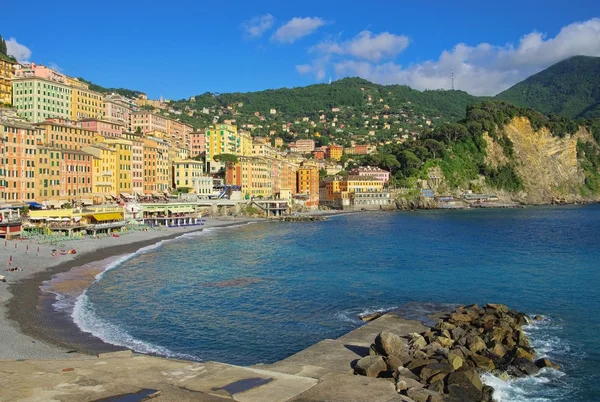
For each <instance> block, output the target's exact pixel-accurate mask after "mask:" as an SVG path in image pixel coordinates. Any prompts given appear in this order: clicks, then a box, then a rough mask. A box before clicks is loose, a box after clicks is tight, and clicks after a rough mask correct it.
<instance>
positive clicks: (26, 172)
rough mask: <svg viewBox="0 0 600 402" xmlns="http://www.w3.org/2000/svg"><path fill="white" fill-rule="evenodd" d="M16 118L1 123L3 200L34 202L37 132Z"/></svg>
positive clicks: (0, 196) (0, 143) (0, 171)
mask: <svg viewBox="0 0 600 402" xmlns="http://www.w3.org/2000/svg"><path fill="white" fill-rule="evenodd" d="M14 117H15V119H14V120H13V119H10V118H6V119H2V120H0V162H1V163H0V199H4V200H5V201H8V202H24V201H34V200H35V196H36V187H35V169H36V163H35V158H36V145H35V139H36V130H35V127H34V126H32V125H31V124H29V123H27V122H26V121H25V120H23V119H19V118H17V117H16V116H14Z"/></svg>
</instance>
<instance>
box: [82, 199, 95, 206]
mask: <svg viewBox="0 0 600 402" xmlns="http://www.w3.org/2000/svg"><path fill="white" fill-rule="evenodd" d="M81 204H83V205H94V201H92V200H90V199H89V198H83V199H82V200H81Z"/></svg>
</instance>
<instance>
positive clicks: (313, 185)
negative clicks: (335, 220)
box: [297, 162, 319, 207]
mask: <svg viewBox="0 0 600 402" xmlns="http://www.w3.org/2000/svg"><path fill="white" fill-rule="evenodd" d="M297 176H298V179H297V186H298V190H297V194H301V195H305V196H306V206H308V207H317V206H318V205H319V168H318V167H317V166H316V165H314V164H311V163H306V162H304V163H303V164H302V166H300V167H299V168H298V173H297Z"/></svg>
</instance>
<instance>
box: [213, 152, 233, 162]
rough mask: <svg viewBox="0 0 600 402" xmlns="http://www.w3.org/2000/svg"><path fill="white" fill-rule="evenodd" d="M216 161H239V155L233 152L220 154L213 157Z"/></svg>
mask: <svg viewBox="0 0 600 402" xmlns="http://www.w3.org/2000/svg"><path fill="white" fill-rule="evenodd" d="M213 159H214V160H215V162H223V163H238V162H239V159H238V157H237V155H233V154H219V155H215V156H214V157H213Z"/></svg>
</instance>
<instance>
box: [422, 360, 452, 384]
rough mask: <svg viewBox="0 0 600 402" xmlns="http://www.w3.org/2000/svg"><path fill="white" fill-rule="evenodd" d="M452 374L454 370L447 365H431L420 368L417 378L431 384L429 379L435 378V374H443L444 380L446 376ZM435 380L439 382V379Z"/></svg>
mask: <svg viewBox="0 0 600 402" xmlns="http://www.w3.org/2000/svg"><path fill="white" fill-rule="evenodd" d="M452 372H454V368H453V367H452V366H451V365H450V364H448V363H433V364H428V365H427V366H424V367H423V368H421V373H420V374H419V377H420V378H421V380H423V381H425V382H427V383H431V382H432V381H430V380H431V378H432V377H434V376H436V375H437V374H440V373H441V374H444V376H443V378H445V377H446V375H448V374H450V373H452ZM436 380H439V378H436Z"/></svg>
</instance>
